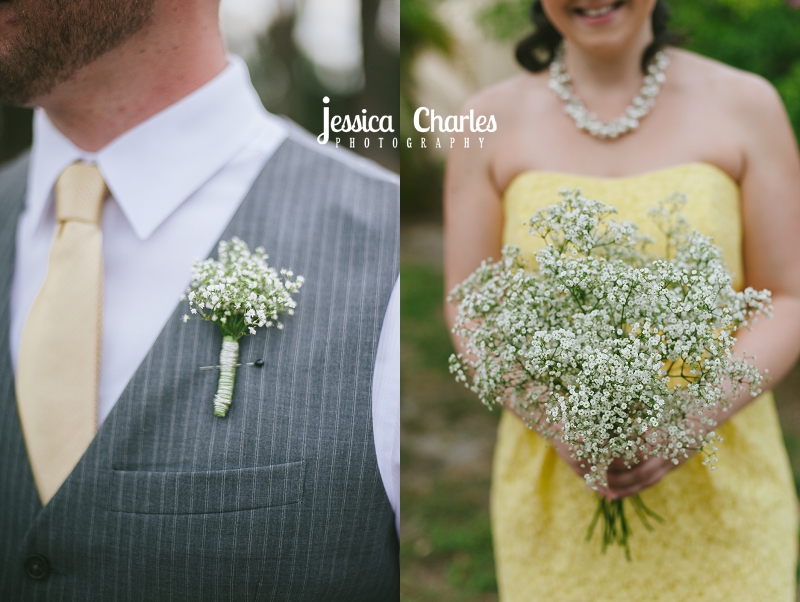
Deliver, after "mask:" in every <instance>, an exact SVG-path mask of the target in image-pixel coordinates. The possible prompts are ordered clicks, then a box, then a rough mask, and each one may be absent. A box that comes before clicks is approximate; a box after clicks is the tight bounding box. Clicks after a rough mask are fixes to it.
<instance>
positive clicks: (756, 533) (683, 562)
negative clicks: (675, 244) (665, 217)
mask: <svg viewBox="0 0 800 602" xmlns="http://www.w3.org/2000/svg"><path fill="white" fill-rule="evenodd" d="M576 187H579V188H581V190H582V191H583V193H584V195H585V196H586V197H587V198H591V199H598V200H602V201H604V202H606V203H608V204H611V205H613V206H615V207H616V208H617V209H618V210H619V215H618V216H617V219H619V220H628V221H633V222H635V223H637V224H638V225H639V227H640V229H641V230H643V231H645V232H647V233H649V234H651V235H652V236H654V237H655V238H656V239H657V241H658V242H657V243H656V244H657V245H659V246H658V247H656V248H663V246H662V245H663V240H664V239H663V236H660V233H659V232H658V230H657V229H656V228H655V227H654V226H653V225H652V224H651V222H650V220H649V219H648V218H647V216H646V212H647V210H648V209H649V208H650V207H651V206H653V204H654V203H655V202H656V201H657V200H659V199H662V198H665V197H667V196H669V195H670V194H672V193H673V192H675V191H681V192H684V193H686V195H687V197H688V202H687V204H686V207H685V209H684V212H683V214H684V216H685V217H686V218H687V219H688V220H689V221H690V223H691V224H692V225H693V226H694V227H695V228H697V229H698V230H700V231H701V232H703V233H704V234H707V235H710V236H712V237H713V238H714V241H715V243H716V244H717V245H719V246H720V247H721V248H722V250H723V253H724V257H725V261H726V263H727V266H728V269H729V271H730V272H731V273H732V274H734V276H735V282H734V286H735V287H736V288H737V289H740V288H741V287H742V283H743V280H744V279H743V271H742V251H741V247H742V240H741V238H742V237H741V232H742V226H741V218H740V206H739V204H740V199H739V189H738V187H737V185H736V183H735V182H734V181H733V180H732V179H731V178H730V177H729V176H728V175H727V174H726V173H725V172H723V171H722V170H720V169H718V168H717V167H715V166H712V165H710V164H705V163H691V164H686V165H680V166H676V167H672V168H668V169H665V170H662V171H658V172H653V173H647V174H643V175H640V176H634V177H624V178H592V177H582V176H575V175H570V174H561V173H551V172H525V173H522V174H520V175H519V176H517V177H516V178H515V179H514V180H513V181H512V183H511V184H510V185H509V186H508V188H507V189H506V192H505V195H504V199H503V205H504V212H505V226H504V231H503V242H504V244H514V245H518V246H519V247H521V248H522V249H523V250H524V251H526V252H533V251H535V250H536V249H538V248H540V247H541V246H542V244H543V243H541V241H540V240H539V239H536V238H534V237H532V236H530V235H529V234H528V233H527V227H526V226H524V225H523V222H524V221H527V219H528V218H529V217H530V216H531V215H533V214H534V213H535V212H536V211H537V210H539V209H541V208H543V207H546V206H548V205H551V204H553V203H556V202H558V201H559V200H560V197H559V195H558V190H559V189H562V188H576ZM761 319H763V318H761ZM717 432H718V433H719V434H720V435H722V436H723V437H724V442H723V443H721V444H720V445H719V451H718V453H717V456H718V458H719V461H718V463H717V465H716V466H717V467H716V470H714V471H711V470H709V468H708V467H707V466H703V465H702V464H701V461H702V458H700V457H699V456H695V457H694V458H692V459H691V460H690V461H688V462H687V463H686V464H684V465H683V466H681V467H679V468H678V469H676V470H673V471H672V472H670V473H669V474H668V475H667V476H666V477H665V478H664V479H663V480H662V481H661V482H660V483H658V484H657V485H655V486H654V487H652V488H650V489H648V490H646V491H645V492H643V493H642V499H643V500H644V502H645V503H646V504H647V505H648V506H649V507H650V508H651V509H652V510H653V511H655V512H656V513H658V514H660V515H661V516H662V517H663V518H664V521H665V522H664V524H662V525H658V524H656V526H655V531H654V532H648V531H646V530H645V528H644V527H643V526H642V525H641V523H640V522H639V519H638V518H637V517H636V515H635V514H634V513H633V512H632V511H631V510H629V511H628V512H626V514H627V515H628V518H629V523H630V525H631V527H632V530H633V533H634V534H633V536H632V538H631V540H630V545H631V554H632V558H633V559H632V562H628V561H626V559H625V555H624V552H623V550H622V549H621V548H618V547H614V548H610V549H608V550H607V551H606V553H605V554H602V553H601V538H600V532H599V531H596V532H595V534H594V539H593V540H592V541H591V542H588V543H587V542H586V541H585V537H586V532H587V528H588V526H589V523H590V521H591V518H592V515H593V512H594V511H595V508H596V504H597V498H596V495H595V494H594V493H593V492H590V491H588V490H587V488H586V486H585V485H584V483H583V482H582V480H581V479H580V478H579V477H577V476H576V475H575V473H573V472H572V471H571V470H570V469H569V468H568V467H567V465H566V463H564V462H563V461H562V460H561V459H560V458H559V457H558V455H557V454H556V453H555V451H554V450H553V449H552V447H550V446H549V445H547V443H546V442H545V440H543V439H542V438H541V437H540V436H539V435H537V434H536V433H535V432H533V431H531V430H529V429H527V428H526V427H525V426H524V425H523V424H522V422H521V421H520V420H519V419H517V418H516V417H515V416H514V415H513V414H511V413H509V412H504V414H503V416H502V418H501V420H500V426H499V432H498V440H497V445H496V448H495V456H494V469H493V481H492V496H491V516H492V528H493V536H494V545H495V558H496V565H497V576H498V585H499V590H500V599H501V600H502V601H503V602H534V601H536V602H539V601H541V602H573V601H574V602H603V601H614V602H628V601H630V602H644V601H647V602H658V601H665V602H667V601H668V602H682V601H685V600H692V601H693V602H711V601H714V602H716V601H720V602H738V601H741V602H760V601H770V602H789V601H793V600H794V599H795V565H796V558H797V527H798V525H797V519H798V516H797V499H796V496H795V489H794V483H793V480H792V474H791V469H790V466H789V461H788V457H787V454H786V450H785V448H784V445H783V441H782V436H781V430H780V426H779V424H778V418H777V413H776V411H775V405H774V401H773V397H772V394H771V393H766V394H764V395H761V396H760V397H759V398H758V399H756V400H753V401H752V402H751V403H750V404H749V405H748V406H747V407H745V408H744V409H743V410H741V411H740V412H738V413H737V414H736V415H735V416H734V417H733V418H732V419H731V420H729V421H728V422H727V423H726V424H724V425H723V426H722V427H720V428H719V429H718V431H717Z"/></svg>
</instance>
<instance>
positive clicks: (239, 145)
mask: <svg viewBox="0 0 800 602" xmlns="http://www.w3.org/2000/svg"><path fill="white" fill-rule="evenodd" d="M229 61H230V62H229V64H228V66H227V67H226V68H225V70H223V71H222V73H220V74H219V75H218V76H217V77H215V78H214V79H213V80H211V81H210V82H208V83H207V84H205V85H204V86H202V87H200V88H198V89H197V90H195V91H194V92H192V93H191V94H189V95H188V96H185V97H184V98H182V99H181V100H179V101H178V102H176V103H175V104H173V105H171V106H169V107H167V108H166V109H164V110H163V111H161V112H160V113H157V114H156V115H154V116H152V117H150V118H149V119H147V120H146V121H144V122H142V123H140V124H139V125H137V126H136V127H134V128H132V129H131V130H128V131H127V132H125V133H124V134H122V135H121V136H120V137H118V138H117V139H115V140H114V141H112V142H111V143H109V144H108V145H107V146H106V147H104V148H103V149H102V150H100V151H98V152H96V153H90V152H87V151H84V150H82V149H81V148H79V147H77V146H75V145H74V144H73V143H72V142H71V141H70V140H69V139H68V138H67V137H66V136H64V134H62V133H61V132H60V131H59V130H58V129H57V128H56V127H55V126H54V125H53V124H52V123H51V121H50V119H49V118H48V117H47V114H46V113H45V112H44V110H42V109H37V110H36V115H35V117H34V138H33V149H32V153H31V168H30V171H29V176H28V177H29V181H28V191H29V193H28V199H27V210H28V211H30V212H32V214H33V218H34V220H35V222H36V223H38V222H39V220H40V219H41V217H42V214H43V213H44V210H45V208H46V206H47V201H48V199H49V198H50V193H51V191H52V189H53V186H54V185H55V182H56V179H57V178H58V176H59V174H60V173H61V172H62V171H63V170H64V168H66V167H67V166H68V165H70V164H71V163H73V162H75V161H77V160H84V161H87V162H92V163H96V164H97V165H98V166H99V168H100V171H101V172H102V173H103V177H104V178H105V180H106V184H107V185H108V188H109V190H110V191H111V194H112V196H113V197H114V200H115V201H116V202H117V203H118V204H119V205H120V207H121V208H122V211H123V213H124V214H125V217H126V218H127V219H128V221H129V222H130V224H131V226H132V228H133V230H134V232H135V233H136V235H137V236H138V237H139V238H140V239H146V238H148V237H149V236H150V235H151V234H152V233H153V232H154V231H155V230H156V228H158V226H160V225H161V224H162V223H163V222H164V220H166V219H167V218H168V217H169V216H170V215H171V214H172V212H173V211H175V209H177V208H178V206H179V205H181V203H183V202H184V201H185V200H186V199H187V198H188V197H189V196H190V195H191V194H192V193H194V192H195V191H196V190H197V189H198V188H200V187H201V186H202V185H203V184H204V183H205V182H206V181H208V179H209V178H211V177H212V176H213V175H214V174H215V173H217V172H218V171H219V170H220V169H221V168H222V167H224V166H225V165H226V164H227V163H228V162H230V161H231V160H232V159H233V158H234V157H235V156H236V155H237V154H238V153H239V152H241V151H242V150H243V149H244V148H245V147H246V146H247V145H248V144H249V143H250V142H252V141H253V140H254V139H255V138H256V137H257V136H259V135H262V134H264V133H265V130H267V131H268V132H269V135H274V136H279V137H285V136H286V128H285V127H284V126H283V124H282V123H281V121H280V120H279V119H278V118H276V117H273V116H272V115H270V114H269V113H267V111H266V110H265V109H264V108H263V106H262V105H261V101H260V100H259V98H258V95H257V94H256V92H255V90H254V89H253V87H252V84H251V83H250V77H249V74H248V72H247V67H246V66H245V64H244V61H242V60H241V59H240V58H238V57H236V56H230V57H229ZM267 128H271V129H267Z"/></svg>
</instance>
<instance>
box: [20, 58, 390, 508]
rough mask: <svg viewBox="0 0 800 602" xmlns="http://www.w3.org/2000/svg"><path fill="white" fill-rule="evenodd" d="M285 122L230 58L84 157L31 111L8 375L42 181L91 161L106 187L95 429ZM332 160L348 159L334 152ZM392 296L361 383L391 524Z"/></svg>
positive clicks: (45, 199)
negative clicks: (366, 383) (369, 374)
mask: <svg viewBox="0 0 800 602" xmlns="http://www.w3.org/2000/svg"><path fill="white" fill-rule="evenodd" d="M288 128H289V126H288V125H287V124H286V123H285V122H284V121H283V120H281V119H279V118H277V117H275V116H273V115H271V114H270V113H268V112H267V111H266V110H265V109H264V108H263V106H262V105H261V102H260V100H259V98H258V96H257V94H256V92H255V90H254V89H253V87H252V85H251V83H250V77H249V74H248V72H247V67H246V66H245V65H244V62H243V61H242V60H241V59H239V58H238V57H235V56H232V57H230V63H229V65H228V67H227V68H226V69H225V70H224V71H223V72H222V73H221V74H219V75H218V76H217V77H216V78H214V79H213V80H212V81H210V82H209V83H207V84H206V85H204V86H202V87H201V88H199V89H197V90H195V91H194V92H192V93H191V94H189V95H188V96H186V97H184V98H183V99H181V100H180V101H178V102H177V103H175V104H173V105H172V106H170V107H168V108H167V109H165V110H163V111H161V112H160V113H158V114H157V115H155V116H153V117H151V118H150V119H148V120H146V121H144V122H143V123H141V124H139V125H137V126H136V127H134V128H133V129H131V130H129V131H128V132H126V133H124V134H123V135H122V136H120V137H119V138H117V139H116V140H114V141H113V142H111V143H110V144H108V145H107V146H106V147H105V148H103V149H102V150H100V151H98V152H96V153H90V152H86V151H84V150H82V149H80V148H78V147H77V146H75V145H74V144H73V143H72V142H71V141H70V140H69V139H68V138H67V137H66V136H64V135H63V134H62V133H61V132H60V131H59V130H58V129H56V127H55V126H53V124H52V123H51V122H50V120H49V118H48V117H47V114H46V113H45V112H44V111H43V110H41V109H38V110H37V111H36V113H35V117H34V136H33V148H32V151H31V163H30V171H29V174H28V192H27V198H26V204H25V209H24V211H23V213H22V214H21V215H20V218H19V225H18V229H17V254H16V264H15V270H14V282H13V285H12V291H11V341H10V343H11V356H12V361H13V364H14V370H15V371H16V368H17V361H18V357H19V346H20V341H21V339H22V330H23V326H24V324H25V319H26V318H27V315H28V312H29V310H30V308H31V306H32V305H33V301H34V299H35V298H36V295H37V294H38V292H39V289H40V288H41V286H42V283H43V282H44V279H45V275H46V273H47V263H48V258H49V253H50V247H51V245H52V241H53V236H54V232H55V226H56V223H55V206H54V205H55V203H54V196H53V186H54V184H55V182H56V179H57V178H58V176H59V174H60V173H61V171H62V170H63V169H64V168H66V167H67V166H68V165H70V164H71V163H73V162H75V161H77V160H83V161H87V162H90V163H96V164H97V165H98V166H99V167H100V171H101V172H102V173H103V177H104V178H105V181H106V183H107V185H108V188H109V190H110V192H111V197H110V198H109V200H108V201H107V202H106V205H105V209H104V212H103V218H102V230H103V262H104V268H105V281H104V300H103V346H102V357H101V370H100V383H99V390H98V412H97V418H98V426H99V425H100V424H102V423H103V421H104V420H105V418H106V417H107V416H108V414H109V412H110V411H111V409H112V408H113V407H114V404H115V403H116V401H117V399H118V398H119V396H120V395H121V394H122V392H123V390H124V388H125V386H126V385H127V384H128V381H129V380H130V379H131V378H132V377H133V374H134V372H135V371H136V369H137V368H138V367H139V364H140V363H141V362H142V361H143V360H144V358H145V356H146V355H147V352H148V351H149V350H150V347H152V345H153V343H154V342H155V340H156V338H157V337H158V334H159V333H160V332H161V329H162V328H163V326H164V324H165V323H166V322H167V320H168V318H169V317H170V316H171V314H172V312H173V311H174V309H175V306H176V305H177V303H178V301H179V299H180V297H181V295H182V294H183V293H184V291H185V290H186V287H187V286H188V285H189V282H190V273H191V267H192V264H193V263H194V261H195V260H196V259H201V258H205V257H207V256H208V255H209V254H210V253H211V251H212V250H213V248H214V246H215V244H216V243H217V241H218V240H219V238H220V236H221V235H222V233H223V232H224V230H225V228H226V226H227V224H228V222H229V221H230V220H231V218H232V217H233V215H234V213H235V212H236V210H237V209H238V207H239V205H240V204H241V202H242V201H243V200H244V197H245V196H246V194H247V192H248V191H249V189H250V187H251V185H252V184H253V182H254V181H255V179H256V177H257V176H258V174H259V173H260V172H261V170H262V168H263V167H264V165H265V164H266V162H267V160H268V159H269V158H270V157H271V156H272V154H273V153H274V152H275V151H276V150H277V148H278V147H279V146H280V145H281V143H282V142H283V141H284V140H285V139H286V137H287V136H288V131H289V130H288ZM335 156H340V157H342V158H343V160H346V161H349V160H350V157H349V156H346V155H343V154H337V155H335ZM280 267H286V268H287V269H291V267H292V266H280ZM398 293H399V281H398V283H396V284H395V290H394V291H393V293H392V297H391V302H390V304H389V308H388V310H387V313H386V316H385V319H384V324H383V329H382V330H381V336H380V340H379V343H378V357H377V359H376V365H375V371H374V374H373V389H372V392H373V394H372V409H373V412H372V416H373V430H374V436H375V450H376V455H377V459H378V468H379V470H380V474H381V478H382V480H383V483H384V486H385V488H386V493H387V495H388V497H389V501H390V502H391V504H392V509H393V510H394V512H395V519H396V521H399V518H398V517H399V493H400V475H399V466H400V451H399V450H400V445H399V442H400V325H399V323H400V299H399V294H398ZM397 524H399V523H397Z"/></svg>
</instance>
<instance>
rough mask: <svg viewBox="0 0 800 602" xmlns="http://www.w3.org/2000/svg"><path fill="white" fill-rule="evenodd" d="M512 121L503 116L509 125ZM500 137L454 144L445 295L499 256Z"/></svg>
mask: <svg viewBox="0 0 800 602" xmlns="http://www.w3.org/2000/svg"><path fill="white" fill-rule="evenodd" d="M479 100H480V99H479ZM473 103H475V101H472V102H468V103H467V104H466V105H465V107H464V109H463V110H462V114H469V110H470V109H471V108H472V109H475V113H476V114H491V113H493V112H495V111H496V110H497V109H496V107H495V108H494V110H493V109H491V108H487V107H486V106H481V105H483V103H482V102H477V103H475V104H473ZM509 121H510V120H506V119H503V120H498V122H499V123H501V124H502V125H505V126H506V127H508V125H509ZM498 134H500V133H498ZM501 135H502V134H500V135H499V136H497V137H495V138H493V139H491V140H487V141H486V142H487V143H486V144H485V147H484V148H476V147H475V146H474V145H470V146H471V148H468V149H464V148H453V149H452V150H451V152H450V155H449V157H448V160H447V169H446V172H445V180H444V286H445V296H446V295H447V294H448V293H449V292H450V291H451V290H452V289H453V287H455V286H456V285H457V284H459V283H460V282H462V281H463V280H464V279H465V278H466V277H467V276H469V275H470V274H471V273H472V272H474V271H475V270H476V269H477V268H478V266H480V264H481V262H482V261H483V260H484V259H488V258H490V257H491V258H492V259H494V260H498V259H500V253H501V249H502V230H503V204H502V195H501V193H500V192H499V190H498V188H499V187H498V186H497V184H496V182H495V181H494V174H493V170H492V158H493V146H495V145H502V144H503V142H502V138H500V136H501ZM487 138H488V136H487ZM473 142H474V140H473ZM444 313H445V320H446V322H447V326H448V328H450V329H452V327H453V324H454V323H455V318H456V314H457V313H458V306H457V304H454V303H448V302H447V301H446V300H445V305H444ZM450 337H451V338H452V340H453V345H454V347H455V349H456V351H457V352H460V351H461V350H462V346H461V338H460V337H458V336H456V335H454V334H453V333H452V332H451V333H450ZM509 409H510V408H509ZM512 411H513V410H512ZM551 445H553V448H554V449H555V451H556V452H557V453H558V455H559V456H561V457H562V458H563V459H564V461H565V462H566V463H567V465H568V466H569V467H570V468H571V469H572V470H573V471H574V472H575V474H577V475H578V476H579V477H581V478H583V476H584V475H585V474H586V472H588V471H587V469H586V468H582V467H581V466H580V463H579V462H578V461H576V460H575V459H573V458H572V456H571V455H570V452H569V447H568V446H567V445H566V444H564V443H560V442H551Z"/></svg>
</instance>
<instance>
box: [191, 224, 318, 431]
mask: <svg viewBox="0 0 800 602" xmlns="http://www.w3.org/2000/svg"><path fill="white" fill-rule="evenodd" d="M217 255H218V257H219V259H218V260H215V259H206V260H205V261H197V262H195V264H194V267H193V268H192V283H191V284H190V285H189V289H188V290H187V291H186V297H185V298H186V300H188V302H189V310H190V312H191V314H192V315H196V316H198V317H200V318H202V319H203V320H206V321H209V322H216V323H217V325H218V326H219V327H220V330H221V331H222V349H221V350H220V355H219V382H218V383H217V394H216V395H215V396H214V415H215V416H218V417H220V418H222V417H224V416H225V415H226V414H227V413H228V409H229V408H230V405H231V402H232V400H233V388H234V385H235V383H236V367H237V365H238V362H239V339H241V338H242V337H243V336H247V335H249V334H256V329H257V328H269V327H271V326H276V327H277V328H278V330H281V329H283V324H282V323H281V322H279V321H278V316H279V315H280V314H282V313H286V314H288V315H292V314H293V313H294V308H295V307H297V302H296V301H295V300H294V299H292V297H291V295H292V293H296V292H297V291H299V290H300V287H301V286H302V285H303V277H302V276H297V277H294V273H293V272H292V271H290V270H280V272H278V271H276V270H275V269H274V268H271V267H270V266H269V265H268V264H267V258H268V256H267V255H266V254H265V253H264V249H263V248H261V247H258V248H257V249H256V250H255V252H252V253H251V252H250V249H249V248H248V246H247V244H245V243H244V242H243V241H242V240H240V239H238V238H236V237H233V238H232V239H231V240H230V241H221V242H220V243H219V247H218V250H217ZM292 278H294V279H292ZM190 319H191V316H189V315H188V314H186V315H184V316H183V321H184V322H188V321H189V320H190Z"/></svg>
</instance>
